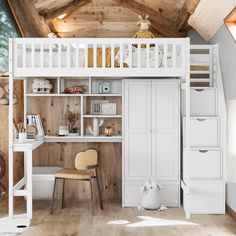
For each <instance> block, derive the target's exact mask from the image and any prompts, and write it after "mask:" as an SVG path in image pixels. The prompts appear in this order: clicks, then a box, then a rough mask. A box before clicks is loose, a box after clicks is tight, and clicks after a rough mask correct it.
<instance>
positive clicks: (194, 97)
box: [183, 88, 217, 116]
mask: <svg viewBox="0 0 236 236" xmlns="http://www.w3.org/2000/svg"><path fill="white" fill-rule="evenodd" d="M183 96H184V102H183V114H184V115H185V92H184V90H183ZM216 104H217V103H216V88H191V90H190V115H191V116H216V115H217V106H216Z"/></svg>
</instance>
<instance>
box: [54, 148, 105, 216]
mask: <svg viewBox="0 0 236 236" xmlns="http://www.w3.org/2000/svg"><path fill="white" fill-rule="evenodd" d="M58 179H62V180H63V187H62V203H61V208H62V209H63V208H64V194H65V180H66V179H70V180H79V181H89V182H90V190H91V207H92V214H93V215H94V200H93V179H96V180H97V189H98V195H99V201H100V207H101V209H102V210H103V202H102V193H101V189H100V183H99V168H98V152H97V150H95V149H87V150H85V151H84V152H79V153H78V154H77V155H76V157H75V169H63V170H61V171H59V172H58V173H56V174H55V182H54V188H53V196H52V205H51V211H50V213H51V214H52V213H53V205H54V197H55V190H56V183H57V180H58Z"/></svg>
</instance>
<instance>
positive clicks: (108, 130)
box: [104, 126, 113, 136]
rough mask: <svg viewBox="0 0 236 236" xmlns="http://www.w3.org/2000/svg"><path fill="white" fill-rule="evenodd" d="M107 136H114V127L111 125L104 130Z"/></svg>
mask: <svg viewBox="0 0 236 236" xmlns="http://www.w3.org/2000/svg"><path fill="white" fill-rule="evenodd" d="M104 134H105V136H112V135H113V128H112V127H111V126H107V127H106V128H105V130H104Z"/></svg>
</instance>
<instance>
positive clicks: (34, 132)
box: [27, 125, 38, 135]
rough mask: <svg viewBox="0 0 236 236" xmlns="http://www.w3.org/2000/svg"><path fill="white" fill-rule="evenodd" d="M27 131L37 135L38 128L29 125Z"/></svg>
mask: <svg viewBox="0 0 236 236" xmlns="http://www.w3.org/2000/svg"><path fill="white" fill-rule="evenodd" d="M27 133H31V134H34V135H37V133H38V129H37V127H36V126H35V125H27Z"/></svg>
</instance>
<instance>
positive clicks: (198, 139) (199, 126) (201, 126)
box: [183, 117, 220, 147]
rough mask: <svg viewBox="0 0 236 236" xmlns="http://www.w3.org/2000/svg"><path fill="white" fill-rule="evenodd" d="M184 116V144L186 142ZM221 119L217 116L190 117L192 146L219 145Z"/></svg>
mask: <svg viewBox="0 0 236 236" xmlns="http://www.w3.org/2000/svg"><path fill="white" fill-rule="evenodd" d="M185 123H186V118H184V127H183V128H184V134H183V135H184V144H185ZM219 132H220V131H219V121H218V118H217V117H207V118H205V117H204V118H202V117H198V118H197V117H191V118H190V146H191V147H199V146H203V147H217V146H219Z"/></svg>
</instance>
